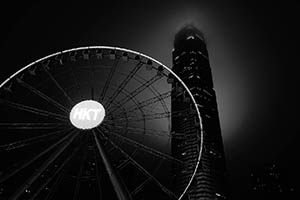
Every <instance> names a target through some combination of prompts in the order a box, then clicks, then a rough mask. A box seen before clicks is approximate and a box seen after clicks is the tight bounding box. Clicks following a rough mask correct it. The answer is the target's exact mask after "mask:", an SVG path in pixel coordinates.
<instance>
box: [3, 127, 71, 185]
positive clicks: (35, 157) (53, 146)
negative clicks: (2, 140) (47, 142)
mask: <svg viewBox="0 0 300 200" xmlns="http://www.w3.org/2000/svg"><path fill="white" fill-rule="evenodd" d="M72 134H73V131H71V133H69V134H68V135H66V136H65V137H63V138H61V139H60V140H59V141H57V142H56V143H54V144H52V145H51V146H50V147H48V148H46V149H45V150H44V151H42V152H41V153H39V154H38V155H36V156H34V157H33V158H32V159H30V160H28V161H26V162H24V163H23V164H20V165H17V166H18V167H17V168H16V169H10V170H9V171H8V172H6V173H4V174H3V175H2V176H1V177H0V183H2V182H4V181H6V180H7V179H9V178H10V177H12V176H13V175H15V174H16V173H17V172H19V171H20V170H22V169H24V168H25V167H27V166H29V165H30V164H31V163H33V162H34V161H36V160H37V159H39V158H40V157H41V156H43V155H45V154H46V153H48V152H49V151H51V150H52V149H54V148H55V147H56V146H58V145H59V144H60V143H62V142H63V141H65V140H66V139H67V138H68V137H70V136H71V135H72Z"/></svg>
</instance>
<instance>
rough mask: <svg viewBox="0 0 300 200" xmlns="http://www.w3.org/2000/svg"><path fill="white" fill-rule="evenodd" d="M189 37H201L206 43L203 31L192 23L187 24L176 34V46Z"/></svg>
mask: <svg viewBox="0 0 300 200" xmlns="http://www.w3.org/2000/svg"><path fill="white" fill-rule="evenodd" d="M188 39H200V40H201V41H202V42H203V43H205V40H204V36H203V33H202V32H201V31H200V30H199V29H197V28H196V27H195V26H194V25H192V24H186V25H185V26H183V28H181V29H180V30H179V31H178V32H177V33H176V35H175V40H174V46H177V44H178V43H180V42H182V41H184V40H188Z"/></svg>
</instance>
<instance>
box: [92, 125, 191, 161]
mask: <svg viewBox="0 0 300 200" xmlns="http://www.w3.org/2000/svg"><path fill="white" fill-rule="evenodd" d="M97 129H98V128H97ZM98 130H99V129H98ZM105 132H109V134H110V135H111V136H114V137H115V138H119V139H120V140H122V141H124V142H126V143H127V144H130V145H133V146H135V147H137V148H139V149H141V150H143V151H146V152H148V153H150V154H152V155H154V156H157V157H159V158H161V159H164V160H169V161H173V162H174V163H176V164H178V165H180V166H183V167H184V166H186V164H185V162H183V161H181V160H179V159H177V158H174V157H173V156H170V155H168V154H165V153H162V152H160V151H158V150H156V149H153V148H151V147H148V146H146V145H144V144H142V143H140V142H137V141H135V140H132V139H129V138H127V137H124V136H122V135H120V134H116V133H115V132H113V131H107V130H106V131H105Z"/></svg>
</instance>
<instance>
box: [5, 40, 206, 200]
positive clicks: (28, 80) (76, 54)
mask: <svg viewBox="0 0 300 200" xmlns="http://www.w3.org/2000/svg"><path fill="white" fill-rule="evenodd" d="M174 81H175V82H176V84H177V85H179V86H180V88H181V90H178V91H177V93H176V94H174V92H172V91H174V88H173V85H174V84H173V83H174ZM180 94H184V95H185V96H189V98H190V99H191V101H192V103H193V104H194V105H195V106H194V108H195V113H196V114H195V115H196V116H197V118H198V121H199V122H200V128H199V130H200V133H201V135H200V136H201V137H200V139H201V140H200V142H199V143H200V151H199V154H198V156H197V159H194V160H192V161H190V162H186V159H183V158H181V157H178V156H174V155H173V154H172V148H171V140H172V138H180V137H184V133H177V132H174V131H172V127H171V120H172V117H174V116H176V115H181V114H182V113H180V112H171V107H172V98H171V96H172V95H180ZM0 112H1V118H0V131H1V133H0V158H1V165H0V199H46V200H51V199H74V200H75V199H117V200H128V199H143V200H144V199H145V200H146V199H155V198H156V199H160V200H162V199H182V197H183V196H184V194H185V192H186V191H187V190H188V188H189V186H190V185H191V182H192V180H193V177H194V175H195V173H196V171H197V168H198V165H199V162H200V156H201V150H202V137H203V136H202V134H203V133H202V128H201V118H200V113H199V110H198V107H197V105H196V102H195V100H194V98H193V96H192V94H191V92H190V91H189V90H188V88H187V87H186V85H185V84H184V83H183V82H182V81H181V80H180V78H179V77H178V76H177V75H176V74H175V73H174V72H172V71H171V70H170V69H169V68H167V67H166V66H165V65H163V64H162V63H160V62H158V61H157V60H155V59H153V58H151V57H149V56H147V55H144V54H142V53H139V52H135V51H132V50H128V49H124V48H117V47H107V46H91V47H81V48H75V49H69V50H65V51H62V52H58V53H55V54H52V55H49V56H46V57H44V58H42V59H39V60H37V61H35V62H33V63H31V64H29V65H27V66H25V67H24V68H22V69H20V70H19V71H17V72H16V73H15V74H13V75H12V76H11V77H9V78H8V79H7V80H5V81H4V82H3V83H2V84H1V85H0ZM174 168H176V173H174ZM187 169H189V170H187ZM178 171H180V172H181V173H187V174H186V175H185V180H184V182H183V183H184V187H182V188H181V189H179V190H178V187H176V186H175V185H174V179H175V178H176V176H177V175H178V174H177V172H178Z"/></svg>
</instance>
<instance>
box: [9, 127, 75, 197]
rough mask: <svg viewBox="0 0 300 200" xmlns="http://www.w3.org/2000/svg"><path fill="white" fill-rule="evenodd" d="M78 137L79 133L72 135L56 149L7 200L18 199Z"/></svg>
mask: <svg viewBox="0 0 300 200" xmlns="http://www.w3.org/2000/svg"><path fill="white" fill-rule="evenodd" d="M78 135H79V132H76V133H75V134H73V135H72V136H71V137H70V138H68V139H67V140H66V141H64V142H63V143H62V144H61V146H60V147H59V149H57V150H56V151H55V152H54V153H53V154H52V155H51V156H50V157H49V158H48V159H47V160H46V161H45V162H44V163H43V164H42V165H41V166H40V167H39V168H38V169H37V170H36V171H35V172H34V173H33V174H32V175H31V176H30V177H29V178H28V179H27V180H26V181H25V182H24V183H23V184H22V185H21V186H20V187H19V188H18V189H17V190H16V191H15V192H14V194H13V195H12V196H11V197H10V198H9V200H16V199H18V198H19V197H20V196H21V195H22V194H23V192H24V191H25V189H26V188H28V187H29V186H30V185H31V184H32V183H33V182H34V181H35V180H36V179H37V178H38V177H39V176H40V175H41V174H42V173H43V172H44V170H45V169H46V168H48V166H49V165H50V164H52V163H53V162H54V161H55V159H56V158H57V157H58V156H60V155H61V153H62V152H63V151H64V150H65V149H66V148H67V147H68V146H69V145H70V144H71V143H72V142H73V140H74V139H75V138H76V136H78Z"/></svg>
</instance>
